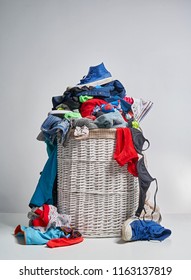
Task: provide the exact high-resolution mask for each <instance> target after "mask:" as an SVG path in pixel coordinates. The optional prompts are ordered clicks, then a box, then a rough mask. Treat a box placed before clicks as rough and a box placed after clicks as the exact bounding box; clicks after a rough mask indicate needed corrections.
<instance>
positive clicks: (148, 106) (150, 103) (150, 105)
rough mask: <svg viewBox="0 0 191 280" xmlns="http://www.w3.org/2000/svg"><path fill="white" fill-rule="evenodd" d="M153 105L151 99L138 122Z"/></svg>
mask: <svg viewBox="0 0 191 280" xmlns="http://www.w3.org/2000/svg"><path fill="white" fill-rule="evenodd" d="M152 106H153V102H151V101H149V103H148V104H147V106H146V107H145V108H144V109H143V111H142V113H141V115H140V116H139V118H138V122H140V121H142V120H143V118H144V117H145V116H146V115H147V114H148V112H149V111H150V109H151V108H152Z"/></svg>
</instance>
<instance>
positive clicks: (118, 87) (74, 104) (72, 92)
mask: <svg viewBox="0 0 191 280" xmlns="http://www.w3.org/2000/svg"><path fill="white" fill-rule="evenodd" d="M80 95H87V96H93V97H96V98H98V97H99V98H104V99H105V98H110V97H114V96H117V97H118V98H121V99H123V98H124V97H125V95H126V91H125V88H124V87H123V85H122V84H121V82H120V81H118V80H114V81H111V82H109V83H107V84H104V85H102V86H100V87H87V86H84V87H82V88H78V87H77V86H76V87H73V88H70V89H67V90H66V91H65V92H64V93H63V96H54V97H52V104H53V107H54V108H56V107H57V106H58V105H60V104H61V103H64V104H65V105H67V106H68V107H69V108H70V110H75V109H79V107H80V105H81V104H80V102H79V96H80ZM124 102H125V101H124ZM126 103H127V102H126Z"/></svg>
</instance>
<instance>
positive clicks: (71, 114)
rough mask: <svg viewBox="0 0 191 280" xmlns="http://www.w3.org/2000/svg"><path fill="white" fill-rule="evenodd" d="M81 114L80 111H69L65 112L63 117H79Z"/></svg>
mask: <svg viewBox="0 0 191 280" xmlns="http://www.w3.org/2000/svg"><path fill="white" fill-rule="evenodd" d="M81 117H82V116H81V114H80V113H78V112H70V113H65V114H64V118H65V119H68V120H69V119H79V118H81Z"/></svg>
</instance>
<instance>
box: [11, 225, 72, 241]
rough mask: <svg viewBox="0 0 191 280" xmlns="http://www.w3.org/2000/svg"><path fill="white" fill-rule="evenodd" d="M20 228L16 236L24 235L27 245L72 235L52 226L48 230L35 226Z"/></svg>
mask: <svg viewBox="0 0 191 280" xmlns="http://www.w3.org/2000/svg"><path fill="white" fill-rule="evenodd" d="M20 229H21V231H20V232H18V233H17V234H16V236H23V237H24V239H25V244H26V245H43V244H46V243H47V242H48V241H49V240H51V239H53V238H61V237H67V238H68V237H70V234H68V235H65V233H64V232H63V231H62V230H61V229H60V228H50V229H48V230H47V231H46V232H41V231H40V230H38V229H35V228H34V227H25V226H20Z"/></svg>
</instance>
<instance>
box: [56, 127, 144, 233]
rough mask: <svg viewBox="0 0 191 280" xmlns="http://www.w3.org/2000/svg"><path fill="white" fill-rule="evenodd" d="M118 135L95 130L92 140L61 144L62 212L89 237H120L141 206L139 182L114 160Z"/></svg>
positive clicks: (60, 191) (59, 159) (91, 131)
mask: <svg viewBox="0 0 191 280" xmlns="http://www.w3.org/2000/svg"><path fill="white" fill-rule="evenodd" d="M115 132H116V130H115V129H95V130H90V135H89V138H88V139H83V140H76V139H75V138H74V137H73V136H71V137H70V138H69V140H68V141H67V144H66V145H65V146H64V147H63V146H62V145H61V144H60V143H58V188H57V189H58V205H57V206H58V212H60V213H66V214H69V215H70V216H71V220H72V226H73V227H75V229H77V230H79V231H80V232H81V233H82V235H83V236H86V237H115V236H120V235H121V226H122V223H123V222H124V221H125V220H126V219H127V218H129V217H131V216H132V215H134V213H135V211H136V209H137V206H138V194H139V186H138V179H137V178H135V177H133V176H132V175H131V174H129V173H128V172H127V166H123V167H121V166H119V165H118V163H117V162H116V161H115V160H114V159H113V153H114V149H115V142H116V140H115Z"/></svg>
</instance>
